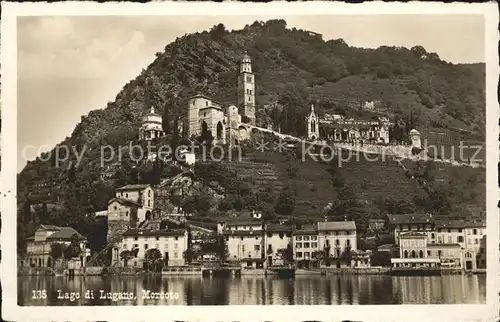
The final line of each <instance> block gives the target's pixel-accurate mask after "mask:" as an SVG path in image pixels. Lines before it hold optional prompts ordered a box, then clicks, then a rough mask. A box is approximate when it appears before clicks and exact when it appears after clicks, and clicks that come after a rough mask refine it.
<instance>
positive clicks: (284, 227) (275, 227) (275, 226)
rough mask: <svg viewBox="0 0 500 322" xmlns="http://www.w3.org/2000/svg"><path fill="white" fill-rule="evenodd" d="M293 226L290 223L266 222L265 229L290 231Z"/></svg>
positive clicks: (269, 230)
mask: <svg viewBox="0 0 500 322" xmlns="http://www.w3.org/2000/svg"><path fill="white" fill-rule="evenodd" d="M294 229H295V227H293V226H290V225H279V224H268V225H267V226H266V231H268V232H281V231H282V232H292V231H293V230H294Z"/></svg>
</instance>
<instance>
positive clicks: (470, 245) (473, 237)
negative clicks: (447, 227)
mask: <svg viewBox="0 0 500 322" xmlns="http://www.w3.org/2000/svg"><path fill="white" fill-rule="evenodd" d="M464 232H465V236H464V240H465V248H466V249H470V250H473V251H474V252H475V253H476V254H477V253H478V252H479V249H480V247H481V239H482V238H483V236H486V221H484V220H470V221H467V222H465V224H464Z"/></svg>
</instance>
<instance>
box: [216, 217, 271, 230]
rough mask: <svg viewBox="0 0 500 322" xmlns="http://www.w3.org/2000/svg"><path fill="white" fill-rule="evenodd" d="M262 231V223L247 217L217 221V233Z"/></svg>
mask: <svg viewBox="0 0 500 322" xmlns="http://www.w3.org/2000/svg"><path fill="white" fill-rule="evenodd" d="M226 230H227V231H262V230H264V221H262V220H259V219H253V218H252V217H249V216H239V217H226V218H220V219H218V220H217V232H218V233H224V231H226Z"/></svg>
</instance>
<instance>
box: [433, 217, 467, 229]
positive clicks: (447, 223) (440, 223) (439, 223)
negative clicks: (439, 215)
mask: <svg viewBox="0 0 500 322" xmlns="http://www.w3.org/2000/svg"><path fill="white" fill-rule="evenodd" d="M464 227H465V222H464V221H463V220H443V219H440V220H436V228H464Z"/></svg>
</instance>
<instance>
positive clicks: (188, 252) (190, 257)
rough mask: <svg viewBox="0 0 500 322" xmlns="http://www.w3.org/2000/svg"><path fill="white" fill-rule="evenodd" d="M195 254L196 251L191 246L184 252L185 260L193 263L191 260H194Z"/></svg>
mask: <svg viewBox="0 0 500 322" xmlns="http://www.w3.org/2000/svg"><path fill="white" fill-rule="evenodd" d="M193 255H194V252H193V249H191V248H188V249H186V250H185V251H184V253H182V257H184V260H185V261H186V263H188V264H191V262H192V261H193Z"/></svg>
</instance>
